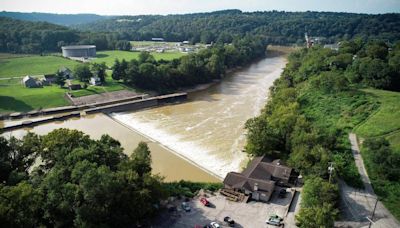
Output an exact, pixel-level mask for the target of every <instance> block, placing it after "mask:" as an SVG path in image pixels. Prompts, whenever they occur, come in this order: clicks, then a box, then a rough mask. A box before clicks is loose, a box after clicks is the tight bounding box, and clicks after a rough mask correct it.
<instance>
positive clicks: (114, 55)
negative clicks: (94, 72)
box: [93, 51, 185, 67]
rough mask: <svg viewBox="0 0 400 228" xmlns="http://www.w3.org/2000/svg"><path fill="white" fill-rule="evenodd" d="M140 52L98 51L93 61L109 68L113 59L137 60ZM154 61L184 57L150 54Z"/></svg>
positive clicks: (179, 54) (168, 54)
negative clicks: (104, 64) (103, 63)
mask: <svg viewBox="0 0 400 228" xmlns="http://www.w3.org/2000/svg"><path fill="white" fill-rule="evenodd" d="M139 54H140V52H130V51H99V52H97V58H96V59H95V60H93V62H96V63H102V62H105V63H106V65H107V66H109V67H111V66H112V65H113V64H114V61H115V59H119V60H122V59H125V60H126V61H130V60H132V59H138V57H139ZM151 54H152V55H153V56H154V58H155V59H156V60H160V59H164V60H172V59H176V58H180V57H182V56H184V55H185V54H184V53H180V52H164V53H156V52H152V53H151Z"/></svg>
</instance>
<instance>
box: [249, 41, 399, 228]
mask: <svg viewBox="0 0 400 228" xmlns="http://www.w3.org/2000/svg"><path fill="white" fill-rule="evenodd" d="M356 44H357V45H356ZM399 44H400V43H397V44H395V45H392V46H388V45H387V44H386V43H385V42H382V41H379V40H374V41H368V42H366V41H363V40H362V39H354V40H350V41H346V42H342V43H341V44H340V46H339V50H338V51H336V50H331V49H328V48H323V47H321V46H314V47H312V48H310V49H306V48H304V49H301V50H299V51H296V52H294V53H292V54H290V56H289V57H288V60H289V61H288V64H287V65H286V67H285V69H284V71H283V73H282V75H281V77H280V78H279V79H278V80H276V81H275V82H274V85H273V87H271V89H270V98H269V101H268V103H267V105H266V106H265V108H264V109H263V110H262V113H261V115H260V116H258V117H255V118H252V119H250V120H248V121H247V123H246V129H247V131H248V133H247V145H246V147H245V150H246V152H247V153H249V154H250V155H256V156H258V155H268V156H271V157H274V158H280V159H283V160H285V161H286V162H287V163H288V164H289V165H290V166H292V167H293V168H295V169H296V170H297V171H299V172H300V173H301V174H302V175H303V176H304V177H305V180H306V181H305V185H304V194H303V197H302V198H303V199H302V207H301V209H300V213H299V215H298V216H297V223H298V226H299V227H333V222H334V221H335V219H336V218H337V216H338V210H337V208H338V200H337V199H338V191H337V184H336V183H335V176H338V177H340V178H342V179H344V180H345V181H346V182H347V183H348V184H349V185H351V186H354V187H358V188H362V187H363V184H362V181H361V178H360V175H359V173H358V171H357V168H356V166H355V164H354V159H353V157H352V154H351V150H350V143H349V141H348V132H349V130H351V129H352V128H354V127H355V126H356V125H357V124H358V123H360V122H361V121H363V120H365V119H366V118H367V117H368V116H369V115H370V114H371V113H372V112H373V111H374V110H376V109H377V107H378V104H376V103H375V102H373V101H371V100H370V99H368V97H367V95H366V94H365V92H363V91H361V90H360V89H361V88H369V87H373V88H380V89H382V88H384V89H391V90H397V91H398V90H399V89H400V88H399V84H398V79H399V78H400V71H399V69H398V65H399V64H398V63H397V61H398V55H399V53H400V52H399ZM372 62H376V65H372V66H373V67H376V66H377V65H378V66H380V67H381V68H378V69H377V70H374V69H370V67H371V66H370V65H371V63H372ZM367 144H368V145H370V143H367ZM385 148H386V149H387V147H385ZM386 149H384V148H383V149H382V150H386ZM386 154H388V153H386ZM389 154H390V153H389ZM391 158H393V156H392V157H389V158H387V159H388V160H387V161H386V163H382V159H383V158H382V156H379V158H376V160H377V161H380V162H381V163H382V164H385V167H387V169H389V167H394V166H396V164H397V163H393V162H394V161H393V160H392V159H391ZM397 159H398V158H397V157H396V159H394V160H396V162H397ZM384 160H386V159H384ZM389 160H390V161H389ZM389 163H390V164H389ZM387 164H388V165H387ZM330 165H332V166H333V167H334V172H333V173H331V174H330V173H329V171H328V167H329V166H330ZM381 170H382V171H381V172H380V175H388V178H390V177H391V176H390V175H392V176H393V175H397V171H396V172H394V171H395V170H397V169H393V170H386V169H381ZM389 173H393V174H389ZM330 175H331V177H332V178H331V182H329V181H328V179H330V178H329V176H330ZM397 178H398V177H397ZM335 208H336V209H335Z"/></svg>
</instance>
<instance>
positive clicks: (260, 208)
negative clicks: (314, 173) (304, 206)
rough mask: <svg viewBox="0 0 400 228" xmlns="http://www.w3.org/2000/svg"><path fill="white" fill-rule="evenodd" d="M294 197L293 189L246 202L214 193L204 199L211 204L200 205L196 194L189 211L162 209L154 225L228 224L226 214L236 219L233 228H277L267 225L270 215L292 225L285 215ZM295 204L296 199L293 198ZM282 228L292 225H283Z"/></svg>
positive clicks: (176, 227)
mask: <svg viewBox="0 0 400 228" xmlns="http://www.w3.org/2000/svg"><path fill="white" fill-rule="evenodd" d="M293 196H294V191H291V192H288V193H287V195H286V197H285V198H279V197H278V194H276V193H275V194H273V196H272V199H271V200H270V202H269V203H262V202H254V201H251V202H248V203H244V202H241V203H237V202H232V201H229V200H226V199H225V197H224V196H222V195H220V194H219V193H216V194H215V195H208V197H207V199H208V201H209V202H210V203H211V206H210V207H205V206H204V205H203V204H201V202H200V200H199V197H195V198H194V199H192V200H190V201H189V202H188V204H189V205H190V207H191V211H190V212H185V211H183V210H182V208H181V207H180V206H178V207H177V211H174V212H165V213H164V214H163V215H162V218H160V221H159V224H158V225H156V226H155V227H175V228H183V227H185V228H186V227H195V226H196V225H199V226H201V227H203V226H204V225H206V224H210V223H211V222H218V223H219V224H220V225H221V227H228V226H227V225H226V224H225V223H224V217H225V216H229V217H231V218H232V219H233V220H235V222H236V225H235V227H276V226H271V225H267V224H266V222H265V221H266V220H267V219H268V218H269V216H270V215H274V214H276V215H278V216H280V217H283V218H284V223H285V224H294V221H286V220H289V219H290V220H293V219H294V218H293V216H291V217H288V218H286V214H287V211H288V210H289V204H290V202H291V200H292V198H293ZM294 201H296V202H294V203H298V202H297V200H294ZM285 227H293V225H286V226H285Z"/></svg>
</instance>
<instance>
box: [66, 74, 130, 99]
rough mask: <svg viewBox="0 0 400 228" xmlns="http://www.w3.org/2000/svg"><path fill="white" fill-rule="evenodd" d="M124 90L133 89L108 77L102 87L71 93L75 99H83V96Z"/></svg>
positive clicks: (91, 87) (90, 87) (92, 87)
mask: <svg viewBox="0 0 400 228" xmlns="http://www.w3.org/2000/svg"><path fill="white" fill-rule="evenodd" d="M123 89H128V90H130V89H131V88H129V87H127V86H125V85H123V84H122V83H120V82H117V81H114V80H112V79H111V77H106V83H105V84H104V85H102V86H89V87H87V88H86V89H81V90H76V91H71V92H70V93H71V94H72V95H73V96H74V97H82V96H88V95H93V94H100V93H105V92H113V91H118V90H123Z"/></svg>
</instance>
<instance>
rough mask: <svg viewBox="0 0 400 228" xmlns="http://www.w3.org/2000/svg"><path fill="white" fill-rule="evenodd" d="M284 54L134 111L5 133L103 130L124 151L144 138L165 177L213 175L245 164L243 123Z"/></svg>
mask: <svg viewBox="0 0 400 228" xmlns="http://www.w3.org/2000/svg"><path fill="white" fill-rule="evenodd" d="M285 63H286V60H285V58H284V57H283V56H282V57H272V58H266V59H263V60H261V61H259V62H257V63H254V64H252V65H250V66H249V67H246V68H243V69H241V70H239V71H237V72H235V73H233V74H232V75H230V76H228V77H226V78H225V79H223V80H222V81H221V82H219V83H217V84H215V85H212V86H210V87H209V88H207V89H204V90H201V91H197V92H193V93H191V94H190V95H189V98H188V101H187V102H185V103H181V104H175V105H168V106H162V107H157V108H153V109H148V110H142V111H138V112H125V113H113V114H111V115H110V116H106V115H103V114H99V115H90V116H86V117H82V118H76V119H70V120H66V121H61V122H56V123H48V124H44V125H40V126H36V127H34V128H32V129H23V130H17V131H13V132H11V133H5V135H6V136H9V135H14V136H16V137H21V136H22V135H24V134H26V132H27V130H30V131H33V132H36V133H38V134H46V133H48V132H50V131H51V130H53V129H56V128H60V127H64V128H71V129H78V130H81V131H83V132H85V133H87V134H89V135H91V136H92V137H94V138H99V137H100V136H101V135H102V134H109V135H110V136H112V137H114V138H115V139H117V140H119V141H120V142H121V144H122V146H123V147H124V148H125V151H126V153H127V154H130V153H131V152H132V151H133V149H134V148H135V147H136V145H137V144H138V142H140V141H145V142H147V143H148V144H149V147H150V149H151V152H152V159H153V164H152V167H153V172H154V173H159V174H161V175H162V176H164V177H165V180H166V181H173V180H180V179H185V180H193V181H219V180H221V179H222V178H223V177H224V176H225V174H226V173H227V172H229V171H240V170H241V168H242V167H243V166H244V165H245V164H246V162H247V157H246V154H245V153H243V152H242V150H243V147H244V145H245V129H244V124H245V122H246V120H247V119H249V118H251V117H254V116H256V115H257V114H259V112H260V110H261V109H262V107H263V106H264V105H265V102H266V99H267V95H268V89H269V87H270V86H271V85H272V84H273V81H274V80H275V79H277V78H278V77H279V75H280V74H281V72H282V69H283V67H284V66H285Z"/></svg>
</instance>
